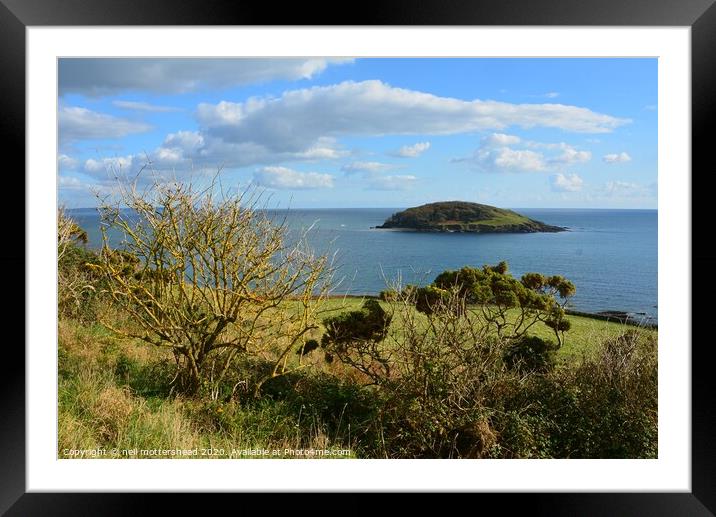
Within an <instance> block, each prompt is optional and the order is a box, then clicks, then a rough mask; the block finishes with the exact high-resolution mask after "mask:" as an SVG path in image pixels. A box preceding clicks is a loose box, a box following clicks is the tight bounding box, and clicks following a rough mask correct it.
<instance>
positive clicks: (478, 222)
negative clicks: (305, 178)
mask: <svg viewBox="0 0 716 517" xmlns="http://www.w3.org/2000/svg"><path fill="white" fill-rule="evenodd" d="M376 228H379V229H400V230H414V231H427V232H460V233H536V232H563V231H566V228H562V227H561V226H552V225H549V224H545V223H543V222H541V221H535V220H534V219H530V218H528V217H525V216H524V215H521V214H518V213H517V212H513V211H512V210H506V209H504V208H497V207H494V206H490V205H482V204H479V203H469V202H467V201H441V202H438V203H428V204H425V205H421V206H416V207H413V208H408V209H407V210H403V211H402V212H398V213H395V214H393V215H392V216H391V217H390V218H388V219H387V220H386V221H385V222H384V223H383V224H382V225H380V226H376Z"/></svg>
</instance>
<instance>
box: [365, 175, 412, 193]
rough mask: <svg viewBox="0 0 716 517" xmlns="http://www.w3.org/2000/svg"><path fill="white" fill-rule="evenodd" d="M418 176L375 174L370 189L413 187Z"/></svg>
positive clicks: (405, 188)
mask: <svg viewBox="0 0 716 517" xmlns="http://www.w3.org/2000/svg"><path fill="white" fill-rule="evenodd" d="M416 180H417V178H416V177H415V176H412V175H409V174H405V175H395V176H375V177H373V178H372V179H371V180H370V182H369V183H368V189H370V190H408V189H409V188H411V187H412V186H413V185H414V184H415V182H416Z"/></svg>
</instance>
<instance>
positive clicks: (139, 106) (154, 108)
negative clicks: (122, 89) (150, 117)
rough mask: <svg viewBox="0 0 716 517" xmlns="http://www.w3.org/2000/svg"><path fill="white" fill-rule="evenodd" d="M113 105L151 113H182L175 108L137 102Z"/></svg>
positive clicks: (119, 102) (179, 109) (120, 102)
mask: <svg viewBox="0 0 716 517" xmlns="http://www.w3.org/2000/svg"><path fill="white" fill-rule="evenodd" d="M112 104H113V105H115V106H117V107H118V108H122V109H126V110H135V111H150V112H170V111H181V108H176V107H174V106H158V105H156V104H149V103H148V102H137V101H112Z"/></svg>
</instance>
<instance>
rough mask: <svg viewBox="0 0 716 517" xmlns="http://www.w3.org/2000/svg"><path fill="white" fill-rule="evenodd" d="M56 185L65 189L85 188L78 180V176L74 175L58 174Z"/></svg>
mask: <svg viewBox="0 0 716 517" xmlns="http://www.w3.org/2000/svg"><path fill="white" fill-rule="evenodd" d="M57 183H58V186H59V187H60V188H61V189H66V190H85V189H86V185H85V184H84V183H83V182H81V181H80V180H79V178H75V177H74V176H60V177H59V178H58V182H57Z"/></svg>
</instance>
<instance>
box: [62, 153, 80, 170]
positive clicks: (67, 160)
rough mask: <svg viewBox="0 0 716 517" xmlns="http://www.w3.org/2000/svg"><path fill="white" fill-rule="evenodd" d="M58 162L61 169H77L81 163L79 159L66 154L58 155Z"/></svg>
mask: <svg viewBox="0 0 716 517" xmlns="http://www.w3.org/2000/svg"><path fill="white" fill-rule="evenodd" d="M57 164H58V165H59V166H60V169H63V170H75V169H76V168H77V166H78V165H79V161H78V160H76V159H75V158H72V157H71V156H67V155H66V154H60V155H59V156H58V157H57Z"/></svg>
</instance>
